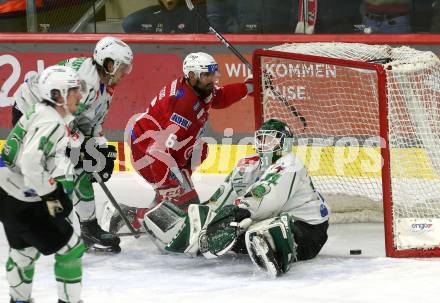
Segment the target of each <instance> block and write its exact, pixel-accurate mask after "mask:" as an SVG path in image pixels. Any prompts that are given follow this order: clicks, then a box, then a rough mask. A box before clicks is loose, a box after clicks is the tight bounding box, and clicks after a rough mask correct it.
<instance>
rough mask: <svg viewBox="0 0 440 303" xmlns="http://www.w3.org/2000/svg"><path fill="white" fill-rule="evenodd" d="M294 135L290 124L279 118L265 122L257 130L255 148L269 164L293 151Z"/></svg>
mask: <svg viewBox="0 0 440 303" xmlns="http://www.w3.org/2000/svg"><path fill="white" fill-rule="evenodd" d="M292 141H293V135H292V132H291V131H290V128H289V126H288V125H287V124H286V123H284V122H282V121H280V120H277V119H270V120H267V121H266V122H264V123H263V124H262V125H261V127H260V129H259V130H257V131H256V132H255V149H256V151H257V153H258V154H259V155H260V157H261V158H262V159H268V160H269V164H272V163H274V162H276V161H277V160H278V159H279V158H281V157H282V156H283V155H285V154H288V153H290V152H291V151H292Z"/></svg>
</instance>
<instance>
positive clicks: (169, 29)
mask: <svg viewBox="0 0 440 303" xmlns="http://www.w3.org/2000/svg"><path fill="white" fill-rule="evenodd" d="M197 9H198V10H199V13H200V14H202V15H205V14H206V6H205V5H204V4H198V5H197ZM122 27H123V29H124V31H125V32H126V33H152V34H153V33H157V34H160V33H176V34H177V33H206V32H207V31H208V29H207V27H206V26H204V25H203V23H202V22H200V20H199V18H197V16H196V15H195V13H194V12H191V11H190V10H189V9H188V8H187V6H186V4H185V1H184V0H158V5H153V6H148V7H146V8H143V9H141V10H138V11H136V12H134V13H132V14H130V15H128V16H127V17H126V18H125V19H124V20H123V22H122Z"/></svg>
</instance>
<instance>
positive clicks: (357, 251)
mask: <svg viewBox="0 0 440 303" xmlns="http://www.w3.org/2000/svg"><path fill="white" fill-rule="evenodd" d="M361 254H362V250H361V249H350V255H361Z"/></svg>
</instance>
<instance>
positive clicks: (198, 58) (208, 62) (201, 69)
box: [183, 52, 218, 78]
mask: <svg viewBox="0 0 440 303" xmlns="http://www.w3.org/2000/svg"><path fill="white" fill-rule="evenodd" d="M217 71H218V64H217V62H216V61H215V59H214V58H213V57H212V56H211V55H209V54H207V53H202V52H199V53H191V54H189V55H187V56H186V57H185V60H183V74H184V75H185V77H186V78H188V77H189V72H193V73H194V74H195V75H196V77H197V78H200V74H201V73H212V72H217Z"/></svg>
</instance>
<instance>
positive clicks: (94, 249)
mask: <svg viewBox="0 0 440 303" xmlns="http://www.w3.org/2000/svg"><path fill="white" fill-rule="evenodd" d="M86 252H87V253H92V254H94V253H95V254H119V253H120V252H121V247H120V246H99V245H96V244H95V245H92V246H88V247H87V248H86Z"/></svg>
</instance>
